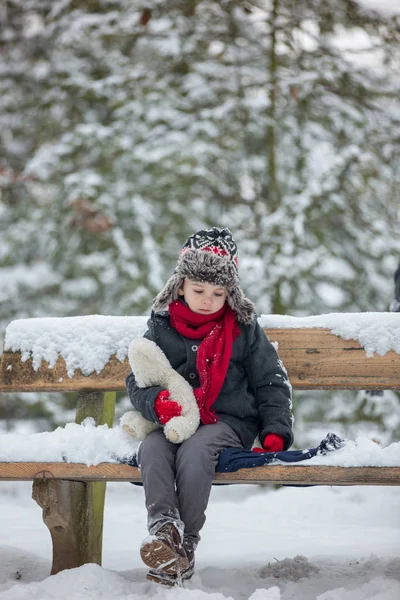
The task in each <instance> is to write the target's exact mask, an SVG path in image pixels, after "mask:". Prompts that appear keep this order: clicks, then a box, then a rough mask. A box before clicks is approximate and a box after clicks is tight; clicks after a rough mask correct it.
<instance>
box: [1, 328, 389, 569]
mask: <svg viewBox="0 0 400 600" xmlns="http://www.w3.org/2000/svg"><path fill="white" fill-rule="evenodd" d="M265 331H266V334H267V335H268V336H269V338H270V340H271V341H272V342H277V343H278V352H279V356H280V358H281V360H282V361H283V363H284V364H285V366H286V368H287V370H288V374H289V378H290V381H291V383H292V385H293V388H294V389H303V390H312V389H325V390H326V389H330V390H338V389H349V390H360V389H375V390H376V389H382V390H386V389H392V390H395V389H400V354H397V353H396V352H394V351H389V352H387V353H386V354H385V355H384V356H380V355H378V354H374V355H373V356H372V357H370V358H368V357H367V356H366V353H365V350H364V348H362V346H361V345H360V344H359V343H358V341H356V340H344V339H342V338H340V337H338V336H336V335H333V334H332V333H331V331H330V330H328V329H324V328H304V327H302V328H285V329H280V328H274V329H265ZM128 372H129V364H128V362H127V360H125V361H124V362H120V360H118V359H117V358H116V357H115V356H112V357H111V358H110V360H109V361H108V363H107V364H106V365H105V366H104V368H103V369H102V371H101V372H100V373H92V374H91V375H84V374H83V373H82V372H81V371H80V370H79V369H78V370H76V371H75V373H74V375H73V376H72V377H68V374H67V370H66V365H65V362H64V359H63V358H61V357H59V358H58V360H57V362H56V364H55V365H54V366H53V367H52V368H49V366H48V363H46V362H45V361H42V363H41V365H40V366H39V368H38V369H37V370H35V369H34V368H33V365H32V360H30V359H29V360H27V361H25V362H24V361H23V360H22V357H21V353H20V352H10V351H6V350H4V352H3V355H2V359H1V371H0V392H33V391H40V392H45V391H48V392H51V391H59V392H72V391H74V392H78V405H77V414H76V422H77V423H81V422H82V421H83V419H84V418H86V417H88V416H90V417H93V418H94V419H95V422H96V423H97V424H103V423H107V424H108V425H109V426H112V424H113V419H114V406H115V392H116V391H117V390H125V377H126V375H127V374H128ZM0 440H1V436H0ZM0 479H2V480H6V481H24V480H32V481H33V498H34V499H35V500H36V502H38V504H39V505H40V506H41V507H42V508H43V519H44V522H45V524H46V525H47V526H48V528H49V530H50V533H51V537H52V542H53V565H52V571H51V572H52V573H57V572H59V571H61V570H62V569H65V568H73V567H77V566H81V565H82V564H85V563H88V562H96V563H98V564H101V552H102V527H103V508H104V498H105V482H107V481H126V482H140V481H141V477H140V472H139V470H138V469H137V468H134V467H131V466H128V465H124V464H114V463H102V464H100V465H97V466H86V465H84V464H75V463H74V464H72V463H65V462H59V463H39V462H0ZM215 483H221V484H225V483H230V484H232V483H247V484H249V483H257V484H260V483H262V484H265V483H268V484H282V485H285V484H286V485H288V484H289V485H302V486H303V485H339V486H348V485H388V486H391V485H400V467H333V466H310V465H308V466H307V465H301V466H300V465H299V464H296V465H284V466H282V465H271V466H266V467H257V468H254V469H241V470H239V471H238V472H236V473H218V474H217V475H216V478H215Z"/></svg>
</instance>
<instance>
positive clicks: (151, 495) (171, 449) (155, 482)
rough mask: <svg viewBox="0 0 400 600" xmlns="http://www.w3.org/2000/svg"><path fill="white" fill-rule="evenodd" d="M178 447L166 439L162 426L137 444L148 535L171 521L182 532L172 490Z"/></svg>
mask: <svg viewBox="0 0 400 600" xmlns="http://www.w3.org/2000/svg"><path fill="white" fill-rule="evenodd" d="M177 450H178V446H177V445H176V444H172V443H171V442H169V441H168V440H167V438H166V437H165V435H164V432H163V430H162V429H156V430H155V431H152V432H151V433H150V434H149V435H148V436H147V437H146V438H145V439H144V440H143V442H142V443H141V444H140V446H139V451H138V464H139V467H140V471H141V474H142V479H143V487H144V492H145V502H146V509H147V528H148V530H149V533H151V534H153V533H155V532H156V531H157V529H159V528H160V527H161V526H162V525H164V523H168V522H172V521H173V522H174V523H175V524H176V526H177V528H178V529H179V530H180V531H181V532H182V531H183V524H182V522H181V519H180V514H179V504H178V498H177V495H176V490H175V455H176V452H177Z"/></svg>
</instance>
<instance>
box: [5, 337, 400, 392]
mask: <svg viewBox="0 0 400 600" xmlns="http://www.w3.org/2000/svg"><path fill="white" fill-rule="evenodd" d="M265 333H266V334H267V335H268V337H269V339H270V340H271V342H273V343H276V344H277V350H278V353H279V356H280V359H281V360H282V361H283V364H284V365H285V367H286V369H287V371H288V375H289V378H290V381H291V383H292V385H293V387H294V388H296V389H400V354H397V353H396V352H394V351H389V352H386V353H385V354H384V355H383V356H380V355H379V354H374V355H373V356H370V357H368V356H367V354H366V351H365V349H364V348H363V347H362V346H361V345H360V343H359V342H358V341H356V340H344V339H342V338H341V337H338V336H336V335H334V334H333V333H332V332H331V331H330V330H329V329H325V328H285V329H279V328H274V329H268V328H266V329H265ZM0 366H1V370H0V392H12V391H18V392H32V391H49V392H50V391H59V392H72V391H90V390H104V391H106V390H115V391H117V390H124V389H125V377H126V376H127V375H128V373H129V371H130V367H129V363H128V360H127V359H125V360H124V361H123V362H121V361H120V360H119V359H118V358H117V357H116V356H115V355H114V356H112V357H111V358H110V359H109V361H108V362H107V364H105V365H104V367H103V369H102V370H101V372H99V373H96V372H94V373H91V374H90V375H84V374H83V373H82V371H81V370H80V369H77V370H76V371H75V373H74V375H73V376H72V377H69V376H68V374H67V369H66V364H65V361H64V359H63V358H62V357H61V356H59V358H58V360H57V361H56V364H55V365H54V366H53V367H52V368H49V366H48V363H47V362H46V361H42V363H41V365H40V366H39V368H38V369H37V370H35V369H34V367H33V363H32V360H31V359H28V360H26V361H23V360H22V355H21V352H10V351H9V350H7V351H6V350H4V352H3V356H2V359H1V365H0Z"/></svg>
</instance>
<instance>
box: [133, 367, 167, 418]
mask: <svg viewBox="0 0 400 600" xmlns="http://www.w3.org/2000/svg"><path fill="white" fill-rule="evenodd" d="M125 383H126V389H127V390H128V395H129V400H130V401H131V403H132V406H133V408H135V409H136V410H137V411H139V412H140V413H141V414H142V415H143V417H144V418H145V419H147V420H148V421H152V422H153V423H159V420H158V419H157V415H156V413H155V411H154V402H155V399H156V398H157V396H158V394H159V393H160V392H161V391H162V390H163V389H164V388H162V387H160V386H159V385H153V386H151V387H145V388H139V387H138V386H137V384H136V381H135V376H134V374H133V373H132V372H131V373H129V375H128V377H127V378H126V380H125Z"/></svg>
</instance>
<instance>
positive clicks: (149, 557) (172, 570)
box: [140, 540, 189, 575]
mask: <svg viewBox="0 0 400 600" xmlns="http://www.w3.org/2000/svg"><path fill="white" fill-rule="evenodd" d="M140 556H141V559H142V561H143V562H144V564H145V565H147V566H148V567H150V569H156V570H161V571H162V572H163V573H165V574H166V575H176V574H177V573H178V571H185V570H186V569H187V568H188V567H189V561H188V559H187V557H186V556H179V555H178V554H177V553H176V552H175V551H174V550H173V549H172V548H171V547H170V546H168V545H167V544H165V543H164V542H162V541H160V540H152V541H151V542H146V543H145V544H143V546H142V547H141V548H140Z"/></svg>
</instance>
